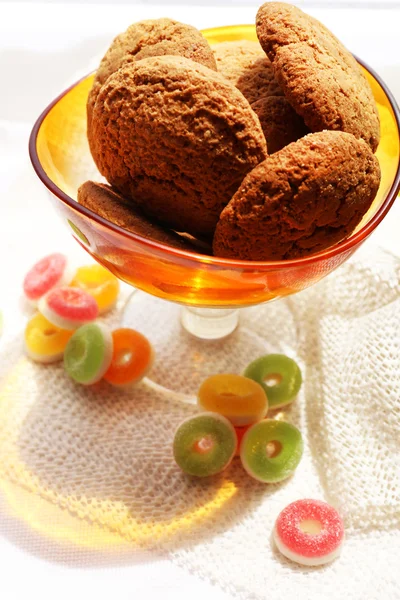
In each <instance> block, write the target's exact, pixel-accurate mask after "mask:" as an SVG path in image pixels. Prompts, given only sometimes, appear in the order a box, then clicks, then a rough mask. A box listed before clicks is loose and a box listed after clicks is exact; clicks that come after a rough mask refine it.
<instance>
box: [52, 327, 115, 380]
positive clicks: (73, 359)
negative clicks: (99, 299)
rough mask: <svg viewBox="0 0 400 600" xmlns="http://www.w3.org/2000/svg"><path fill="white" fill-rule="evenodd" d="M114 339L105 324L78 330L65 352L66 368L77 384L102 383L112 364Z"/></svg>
mask: <svg viewBox="0 0 400 600" xmlns="http://www.w3.org/2000/svg"><path fill="white" fill-rule="evenodd" d="M112 356H113V338H112V333H111V330H110V328H109V327H107V326H106V325H104V324H103V323H88V324H86V325H83V326H82V327H80V328H79V329H77V330H76V331H75V332H74V334H73V336H72V337H71V339H70V340H69V342H68V344H67V347H66V348H65V352H64V367H65V370H66V372H67V373H68V375H69V376H70V377H71V378H72V379H74V381H76V382H77V383H81V384H82V385H92V384H94V383H97V382H98V381H100V380H101V379H102V378H103V376H104V375H105V373H106V372H107V369H108V368H109V366H110V364H111V360H112Z"/></svg>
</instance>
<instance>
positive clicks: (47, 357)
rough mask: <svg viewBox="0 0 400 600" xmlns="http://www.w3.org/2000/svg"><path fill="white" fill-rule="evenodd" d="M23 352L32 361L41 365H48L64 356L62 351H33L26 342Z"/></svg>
mask: <svg viewBox="0 0 400 600" xmlns="http://www.w3.org/2000/svg"><path fill="white" fill-rule="evenodd" d="M25 352H26V354H27V356H29V358H31V359H32V360H33V361H34V362H37V363H41V364H43V365H50V364H51V363H55V362H58V361H60V360H62V358H63V356H64V352H59V353H58V354H39V353H38V352H33V350H31V349H30V348H29V346H27V344H25Z"/></svg>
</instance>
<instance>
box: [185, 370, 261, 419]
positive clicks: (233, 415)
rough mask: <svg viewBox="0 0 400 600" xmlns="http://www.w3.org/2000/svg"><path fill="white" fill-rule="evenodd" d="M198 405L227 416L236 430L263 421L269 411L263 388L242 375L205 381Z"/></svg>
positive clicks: (199, 393)
mask: <svg viewBox="0 0 400 600" xmlns="http://www.w3.org/2000/svg"><path fill="white" fill-rule="evenodd" d="M197 402H198V405H199V406H200V407H201V408H202V409H203V410H208V411H212V412H216V413H219V414H221V415H223V416H224V417H226V418H227V419H229V421H231V423H233V425H234V426H235V427H244V426H245V425H250V424H251V423H255V422H256V421H260V420H261V419H262V418H263V417H265V415H266V414H267V411H268V400H267V396H266V395H265V392H264V390H263V388H262V387H261V385H259V384H258V383H257V382H255V381H253V380H252V379H249V378H247V377H243V376H242V375H232V374H228V373H222V374H220V375H212V376H211V377H208V378H207V379H206V380H205V381H203V383H202V384H201V386H200V388H199V391H198V394H197Z"/></svg>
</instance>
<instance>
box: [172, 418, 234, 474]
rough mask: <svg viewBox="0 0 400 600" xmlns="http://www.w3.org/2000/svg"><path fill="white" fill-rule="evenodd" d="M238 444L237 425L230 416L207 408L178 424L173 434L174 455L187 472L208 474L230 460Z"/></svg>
mask: <svg viewBox="0 0 400 600" xmlns="http://www.w3.org/2000/svg"><path fill="white" fill-rule="evenodd" d="M236 446H237V438H236V433H235V429H234V427H233V425H232V424H231V423H230V422H229V421H228V419H225V417H223V416H222V415H217V414H215V413H210V412H206V413H202V414H200V415H196V416H195V417H189V418H188V419H186V420H185V421H183V423H181V424H180V425H179V427H178V429H177V430H176V433H175V437H174V445H173V450H174V458H175V461H176V463H177V464H178V466H179V467H180V468H181V469H182V471H184V472H185V473H187V474H188V475H195V476H196V477H208V476H209V475H216V474H217V473H220V472H221V471H223V470H224V469H225V468H226V467H227V466H228V465H229V464H230V462H231V460H232V458H233V457H234V455H235V450H236Z"/></svg>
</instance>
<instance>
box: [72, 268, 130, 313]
mask: <svg viewBox="0 0 400 600" xmlns="http://www.w3.org/2000/svg"><path fill="white" fill-rule="evenodd" d="M71 286H73V287H78V288H80V289H82V290H85V292H87V293H88V294H90V295H91V296H93V298H94V299H95V300H96V302H97V305H98V307H99V313H100V314H103V313H105V312H107V311H108V310H111V309H112V308H114V306H115V304H116V302H117V300H118V294H119V281H118V279H117V278H116V277H115V275H113V274H112V273H110V271H108V270H107V269H105V268H104V267H103V266H102V265H98V264H94V265H87V266H85V267H79V269H78V270H77V271H76V273H75V276H74V279H73V280H72V283H71Z"/></svg>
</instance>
